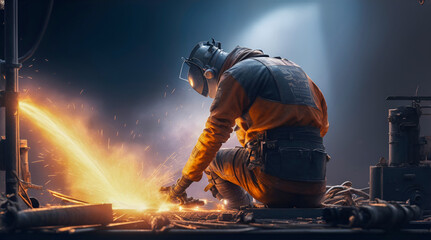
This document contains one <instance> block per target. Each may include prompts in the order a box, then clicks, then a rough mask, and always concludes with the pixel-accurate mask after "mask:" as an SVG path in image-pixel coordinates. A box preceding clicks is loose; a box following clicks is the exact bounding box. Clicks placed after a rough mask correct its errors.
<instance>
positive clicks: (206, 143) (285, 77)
mask: <svg viewBox="0 0 431 240" xmlns="http://www.w3.org/2000/svg"><path fill="white" fill-rule="evenodd" d="M244 59H245V60H244ZM222 72H223V74H222V75H221V77H220V81H219V85H218V89H217V94H216V97H215V99H214V101H213V103H212V105H211V108H210V116H209V118H208V120H207V122H206V124H205V129H204V130H203V132H202V134H201V135H200V137H199V139H198V142H197V144H196V145H195V147H194V148H193V151H192V153H191V155H190V157H189V159H188V161H187V163H186V165H185V167H184V168H183V171H182V174H183V176H185V177H186V178H188V179H190V180H193V181H199V180H200V179H201V178H202V173H203V171H204V170H205V168H206V167H207V166H208V165H209V164H210V163H211V161H212V160H213V159H214V158H215V155H216V153H217V151H218V150H219V149H220V147H221V145H222V144H223V143H224V142H226V141H227V140H228V139H229V136H230V133H231V132H232V130H233V127H234V125H235V124H236V125H237V127H236V128H235V131H236V134H237V136H238V139H239V141H240V143H241V144H242V145H243V146H244V145H245V143H247V142H249V141H251V140H254V138H255V137H256V135H257V133H258V132H261V131H265V130H268V129H272V128H276V127H280V126H314V127H318V128H319V129H320V134H321V136H322V137H323V136H324V135H325V134H326V132H327V131H328V127H329V123H328V116H327V109H326V102H325V99H324V97H323V94H322V92H321V91H320V89H319V88H318V87H317V86H316V84H315V83H314V82H313V81H312V80H311V79H310V78H309V77H308V76H307V75H306V74H305V73H304V72H303V71H302V69H301V68H300V67H299V66H297V65H296V64H295V63H293V62H291V61H288V60H286V59H278V58H270V57H267V56H266V55H263V53H262V52H260V51H255V50H250V49H247V48H240V47H237V48H236V49H234V50H233V51H232V52H231V53H230V54H229V56H228V58H227V60H226V62H225V64H224V65H223V69H222ZM276 76H277V77H276ZM275 79H278V81H277V80H275ZM298 79H299V80H298ZM292 89H293V90H292Z"/></svg>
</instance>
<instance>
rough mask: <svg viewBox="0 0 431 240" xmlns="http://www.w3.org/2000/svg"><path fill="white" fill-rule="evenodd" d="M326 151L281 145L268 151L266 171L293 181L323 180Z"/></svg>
mask: <svg viewBox="0 0 431 240" xmlns="http://www.w3.org/2000/svg"><path fill="white" fill-rule="evenodd" d="M326 156H327V154H326V152H325V151H324V150H321V149H314V150H312V149H307V148H299V147H281V148H280V149H279V151H278V152H275V151H274V153H268V154H267V158H266V161H265V168H264V172H266V173H267V174H270V175H273V176H276V177H279V178H281V179H285V180H291V181H306V182H315V181H322V180H324V179H325V175H326Z"/></svg>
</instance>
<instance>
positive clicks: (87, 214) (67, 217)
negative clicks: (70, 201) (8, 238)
mask: <svg viewBox="0 0 431 240" xmlns="http://www.w3.org/2000/svg"><path fill="white" fill-rule="evenodd" d="M111 222H112V204H94V205H85V206H58V207H51V208H38V209H27V210H23V211H16V210H15V209H14V208H9V209H8V211H7V212H6V216H5V219H4V224H5V227H6V228H7V229H9V230H14V229H25V228H32V227H43V226H78V225H92V224H103V225H106V224H109V223H111Z"/></svg>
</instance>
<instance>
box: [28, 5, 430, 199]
mask: <svg viewBox="0 0 431 240" xmlns="http://www.w3.org/2000/svg"><path fill="white" fill-rule="evenodd" d="M45 6H46V1H42V0H39V1H29V0H22V1H21V7H20V13H21V16H20V24H21V25H20V38H21V41H20V43H21V46H20V52H21V53H24V52H25V50H26V49H27V48H28V47H29V45H30V44H31V42H32V41H33V39H34V35H35V34H36V33H37V31H38V29H39V28H40V25H41V19H42V18H43V14H44V12H45ZM211 37H214V38H215V39H217V40H219V41H221V42H222V46H223V47H224V48H225V50H227V51H230V50H232V49H233V48H234V47H235V46H236V45H241V46H248V47H251V48H259V49H262V50H264V51H265V52H267V53H269V54H271V55H273V56H283V57H286V58H288V59H291V60H293V61H295V62H296V63H298V64H299V65H301V66H302V67H303V68H304V70H305V71H306V72H307V73H308V74H309V75H310V76H311V78H312V79H313V80H314V81H315V82H316V83H317V85H318V86H319V87H320V88H321V89H322V91H323V93H324V95H325V97H326V99H327V102H328V112H329V121H330V129H329V133H328V134H327V136H326V138H325V143H326V146H327V149H328V152H329V153H330V154H331V156H332V160H331V162H330V164H329V166H328V184H337V183H340V182H342V181H344V180H352V181H353V182H354V185H356V186H366V185H367V183H368V167H369V166H370V165H372V164H375V163H376V162H377V161H378V159H379V157H380V156H385V157H387V155H388V154H387V151H388V144H387V131H388V130H387V109H388V108H389V107H395V106H397V105H399V104H402V103H400V102H396V103H388V102H386V101H385V98H386V96H388V95H412V94H415V91H416V88H417V86H419V94H420V95H431V81H430V80H431V70H430V66H431V44H430V43H431V3H430V2H427V3H426V4H425V5H424V6H420V5H419V4H418V2H417V1H415V0H381V1H373V0H350V1H343V0H326V1H317V0H316V1H311V0H310V1H297V0H291V1H277V0H265V1H263V0H262V1H257V0H251V1H250V0H247V1H246V0H243V1H239V0H238V1H228V0H221V1H206V0H203V1H197V0H187V1H160V0H158V1H137V0H122V1H120V0H85V1H84V0H57V1H55V5H54V9H53V13H52V17H51V21H50V23H49V26H48V29H47V32H46V35H45V37H44V39H43V41H42V43H41V45H40V48H39V49H38V51H37V52H36V54H35V56H34V60H33V61H30V62H27V63H26V64H24V67H23V70H22V71H21V74H22V77H23V78H22V79H21V86H22V88H26V89H27V88H28V89H33V91H35V92H37V91H38V90H39V91H40V93H41V94H42V92H43V94H46V96H47V97H50V98H51V100H53V101H56V99H57V100H58V99H62V100H63V101H68V100H69V99H73V100H76V101H84V102H88V103H90V104H91V105H92V106H94V107H95V108H96V109H97V118H95V121H94V129H97V128H98V127H99V126H100V125H104V127H107V128H108V129H118V128H120V125H122V124H123V123H128V127H126V128H123V129H122V130H121V131H122V133H123V132H124V133H125V134H120V136H119V137H117V138H116V140H115V141H117V142H126V143H133V144H137V145H142V146H147V145H151V146H152V151H155V152H157V153H158V154H157V155H159V156H161V157H160V159H164V157H166V156H168V155H170V154H171V153H173V152H177V153H178V156H177V158H176V162H175V164H173V166H174V169H176V170H177V175H178V174H179V172H178V171H179V170H180V169H181V168H182V165H183V164H184V163H185V161H186V160H187V157H188V154H189V153H190V151H191V149H192V147H193V144H194V143H195V142H196V140H197V137H198V136H199V133H200V131H201V130H202V127H203V124H204V121H205V119H206V117H207V116H208V113H209V106H210V104H211V99H206V98H203V97H201V96H199V95H197V94H195V93H194V92H193V91H191V90H190V87H189V86H188V85H187V84H186V83H185V82H182V81H181V80H179V79H178V77H177V76H178V72H179V68H180V65H181V59H180V58H181V57H183V56H187V55H188V54H189V51H190V50H191V48H192V47H193V46H194V44H195V43H197V42H198V41H202V40H209V39H210V38H211ZM36 70H37V71H36ZM174 89H175V90H174ZM114 115H115V116H118V118H119V119H120V121H113V120H112V119H113V116H114ZM136 120H139V124H138V125H136V124H135V125H134V124H133V123H135V121H136ZM102 123H103V124H102ZM25 124H28V123H25ZM429 125H430V124H429V118H428V119H427V118H424V121H423V128H422V129H423V132H422V133H423V134H427V135H431V131H430V130H431V128H430V126H429ZM25 128H26V126H23V132H22V133H21V135H22V136H23V137H27V138H29V140H30V145H32V143H33V147H32V150H31V151H32V152H33V153H32V155H31V157H32V156H33V157H36V156H37V154H38V152H39V151H41V146H39V145H37V143H36V142H38V139H37V137H34V136H33V135H31V134H30V133H29V132H25ZM130 130H135V131H136V132H139V133H140V136H139V137H137V138H131V137H130V135H128V134H127V133H128V132H129V131H130ZM114 132H115V131H114ZM31 140H33V141H31ZM236 144H237V143H236V142H235V141H234V140H232V141H230V142H229V143H228V144H227V146H233V145H236ZM160 159H157V158H154V160H153V161H161V160H160ZM147 161H148V160H147ZM31 167H32V171H33V175H34V176H35V177H34V181H35V182H37V181H39V182H45V178H46V177H45V175H46V170H44V169H43V168H42V167H40V166H38V165H36V164H34V165H32V166H31ZM203 185H205V183H201V184H197V185H195V186H194V187H193V188H192V191H193V192H194V193H196V194H197V195H200V193H199V191H200V189H201V187H202V186H203Z"/></svg>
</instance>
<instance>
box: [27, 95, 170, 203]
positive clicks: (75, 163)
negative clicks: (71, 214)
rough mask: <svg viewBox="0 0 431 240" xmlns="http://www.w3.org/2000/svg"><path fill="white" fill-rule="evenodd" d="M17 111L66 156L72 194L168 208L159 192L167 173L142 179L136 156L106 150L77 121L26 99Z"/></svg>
mask: <svg viewBox="0 0 431 240" xmlns="http://www.w3.org/2000/svg"><path fill="white" fill-rule="evenodd" d="M20 110H21V112H22V113H23V114H25V115H26V116H27V117H28V118H29V119H30V120H31V121H32V122H33V123H34V124H35V125H37V126H38V127H39V128H41V129H42V130H43V132H44V133H45V134H44V135H46V136H47V139H48V140H49V141H50V142H51V143H52V144H55V145H56V146H57V147H58V148H59V149H60V150H61V151H62V153H63V154H64V155H65V157H64V158H65V160H66V164H65V165H66V171H67V172H68V174H70V175H71V176H72V177H71V179H70V181H69V184H70V189H71V191H72V194H73V196H74V197H77V198H80V199H82V200H85V201H88V202H92V203H100V202H105V203H107V202H109V203H112V204H113V207H115V208H123V209H140V210H145V209H150V208H151V209H156V210H157V209H159V210H160V209H167V208H168V206H169V204H168V203H166V201H165V199H164V196H162V195H161V194H160V193H159V191H158V188H159V187H160V185H161V184H165V183H166V179H169V177H168V176H167V175H166V174H168V173H166V174H165V175H164V176H162V175H161V174H160V173H159V172H156V173H153V174H151V176H150V177H149V178H144V177H143V176H142V175H141V172H140V171H139V167H138V164H137V161H136V160H137V156H134V155H133V154H132V153H130V152H129V153H124V152H121V151H119V150H118V151H113V150H112V149H111V150H110V151H109V152H108V150H106V149H105V148H104V146H101V145H100V144H98V143H95V142H94V141H93V140H92V139H91V137H89V135H90V134H88V133H87V131H86V130H85V128H83V127H82V126H79V123H78V122H77V121H71V122H68V121H67V119H65V118H61V117H59V116H56V115H54V114H52V113H51V112H49V111H47V110H46V109H42V108H40V107H37V106H35V105H34V104H32V103H29V102H20ZM141 170H142V169H141Z"/></svg>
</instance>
